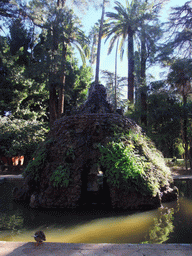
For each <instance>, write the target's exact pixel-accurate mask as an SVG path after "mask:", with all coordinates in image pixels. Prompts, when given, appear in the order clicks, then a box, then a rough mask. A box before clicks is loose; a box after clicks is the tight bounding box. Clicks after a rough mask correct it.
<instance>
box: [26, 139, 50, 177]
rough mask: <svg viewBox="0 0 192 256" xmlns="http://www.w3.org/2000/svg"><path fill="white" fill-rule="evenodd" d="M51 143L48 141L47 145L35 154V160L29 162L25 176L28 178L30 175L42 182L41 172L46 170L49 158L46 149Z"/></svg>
mask: <svg viewBox="0 0 192 256" xmlns="http://www.w3.org/2000/svg"><path fill="white" fill-rule="evenodd" d="M50 142H51V141H47V142H46V143H44V144H43V146H42V147H41V148H40V146H39V148H38V149H37V151H36V152H35V154H34V158H33V160H31V161H30V162H29V164H28V165H27V167H26V169H25V170H24V173H23V175H24V176H25V177H26V176H28V175H30V178H31V179H32V180H35V181H39V180H40V174H41V170H42V169H43V168H44V166H45V164H46V161H47V157H48V152H47V149H46V144H48V143H50Z"/></svg>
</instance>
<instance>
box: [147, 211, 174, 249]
mask: <svg viewBox="0 0 192 256" xmlns="http://www.w3.org/2000/svg"><path fill="white" fill-rule="evenodd" d="M173 214H174V209H173V208H168V207H165V208H160V209H159V217H157V218H154V224H153V226H152V228H151V229H150V230H149V233H148V234H147V235H146V237H145V239H146V241H145V242H144V243H156V244H161V243H163V242H165V241H167V240H168V239H169V234H170V233H171V232H173V229H174V226H173Z"/></svg>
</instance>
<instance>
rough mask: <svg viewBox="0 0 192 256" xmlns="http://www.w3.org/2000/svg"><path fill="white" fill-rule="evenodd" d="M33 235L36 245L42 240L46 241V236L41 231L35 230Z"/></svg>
mask: <svg viewBox="0 0 192 256" xmlns="http://www.w3.org/2000/svg"><path fill="white" fill-rule="evenodd" d="M33 237H34V239H35V241H37V245H39V244H42V243H43V241H46V237H45V234H44V233H43V231H36V232H35V234H34V235H33Z"/></svg>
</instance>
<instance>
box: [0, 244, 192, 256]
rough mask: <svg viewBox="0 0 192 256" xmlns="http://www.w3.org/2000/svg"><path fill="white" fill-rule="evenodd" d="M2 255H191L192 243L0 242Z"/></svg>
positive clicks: (0, 253)
mask: <svg viewBox="0 0 192 256" xmlns="http://www.w3.org/2000/svg"><path fill="white" fill-rule="evenodd" d="M0 255H1V256H6V255H9V256H24V255H30V256H33V255H34V256H37V255H39V256H41V255H43V256H44V255H46V256H51V255H58V256H60V255H65V256H68V255H69V256H83V255H86V256H100V255H102V256H116V255H118V256H127V255H130V256H131V255H132V256H133V255H134V256H141V255H142V256H143V255H147V256H162V255H167V256H176V255H179V256H190V255H192V244H72V243H46V242H45V243H43V244H41V245H39V246H36V244H35V242H29V243H22V242H0Z"/></svg>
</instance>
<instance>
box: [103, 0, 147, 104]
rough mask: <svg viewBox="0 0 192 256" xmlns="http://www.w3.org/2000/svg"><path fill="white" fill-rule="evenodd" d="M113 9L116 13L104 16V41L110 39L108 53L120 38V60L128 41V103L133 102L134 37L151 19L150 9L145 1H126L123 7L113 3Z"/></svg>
mask: <svg viewBox="0 0 192 256" xmlns="http://www.w3.org/2000/svg"><path fill="white" fill-rule="evenodd" d="M115 4H116V6H115V7H114V9H115V11H116V12H108V13H107V14H106V15H107V17H108V18H109V20H108V21H109V22H108V24H107V25H106V26H105V33H106V34H107V38H106V41H107V40H108V39H109V38H111V39H110V43H109V51H108V53H110V52H111V51H112V49H113V47H114V45H115V42H116V41H117V40H118V39H119V38H120V45H119V47H120V52H121V58H122V57H123V54H124V46H125V42H126V40H128V44H127V51H128V96H127V97H128V100H129V101H130V103H133V101H134V36H135V34H136V32H137V31H138V30H139V28H141V26H142V24H143V21H144V20H147V19H150V18H151V14H150V12H151V9H150V8H149V7H150V5H149V4H148V3H147V1H144V2H142V1H139V0H132V2H131V3H129V1H128V0H126V5H125V6H123V5H122V4H121V3H120V2H115Z"/></svg>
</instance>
